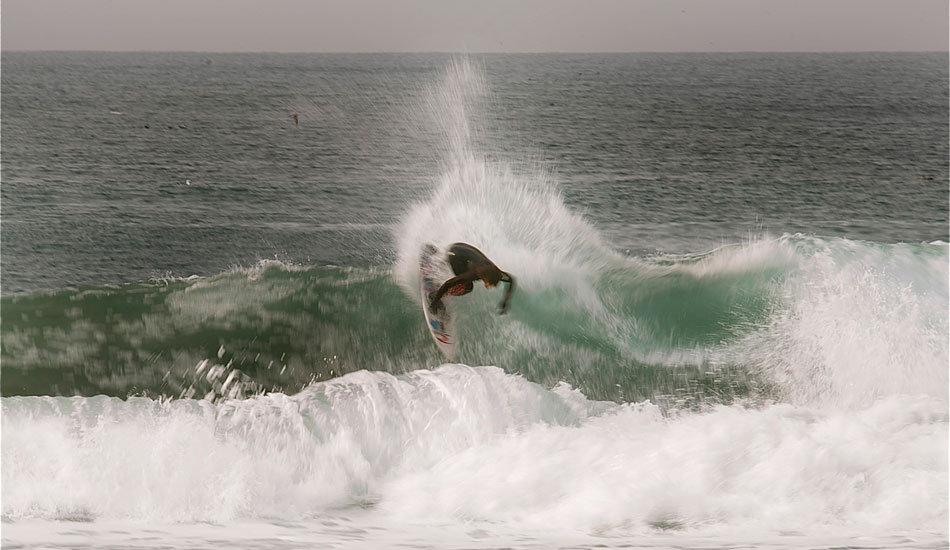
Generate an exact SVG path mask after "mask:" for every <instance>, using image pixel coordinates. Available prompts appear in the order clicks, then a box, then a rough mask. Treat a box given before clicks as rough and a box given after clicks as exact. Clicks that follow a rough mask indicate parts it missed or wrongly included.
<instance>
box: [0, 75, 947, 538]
mask: <svg viewBox="0 0 950 550" xmlns="http://www.w3.org/2000/svg"><path fill="white" fill-rule="evenodd" d="M424 97H425V101H424V102H423V103H422V105H420V106H419V107H418V109H419V110H418V112H417V116H416V117H415V118H414V119H413V121H414V123H415V124H420V125H426V126H433V125H434V126H435V127H437V128H439V132H440V134H441V135H442V136H443V137H444V141H443V143H444V150H442V151H440V152H439V158H440V166H441V168H440V172H439V175H438V177H437V178H434V181H433V185H432V187H431V188H429V189H420V190H418V192H417V197H418V200H416V201H415V202H414V204H413V205H412V206H411V207H410V208H408V209H407V211H406V213H405V215H404V216H403V218H402V219H401V220H400V221H399V223H397V224H395V225H394V226H393V227H392V232H393V235H392V237H393V242H394V243H395V244H394V246H395V262H394V264H393V265H392V266H384V267H376V268H359V267H330V266H308V265H299V264H292V263H287V262H280V261H262V262H261V263H259V264H258V265H256V266H253V267H249V268H235V269H232V270H229V271H227V272H225V273H221V274H218V275H214V276H210V277H191V278H169V279H166V280H152V281H146V282H140V283H129V284H122V285H115V286H102V287H90V288H80V289H68V290H61V291H57V292H49V293H36V294H31V295H26V296H22V297H18V298H17V299H15V300H14V299H11V300H8V301H6V302H4V318H5V322H6V319H7V318H8V316H9V315H14V316H22V318H23V319H24V321H22V324H20V325H17V326H16V327H14V328H11V329H7V330H6V331H5V332H4V344H3V345H4V353H5V354H8V355H11V356H14V357H16V363H17V365H18V366H22V365H25V366H27V367H38V366H41V365H47V364H59V363H62V362H67V361H69V360H70V357H72V356H75V355H76V354H80V355H82V356H83V357H86V358H90V364H91V365H92V364H94V360H95V359H96V358H97V357H98V358H100V359H99V360H101V361H103V362H107V361H112V362H115V361H120V362H123V364H124V365H125V366H127V367H129V369H130V370H133V371H134V370H136V369H135V367H136V366H137V365H144V364H151V363H153V362H160V361H165V360H166V359H165V358H163V357H161V353H160V352H161V350H163V349H169V348H172V347H174V348H175V349H178V350H179V353H178V354H177V355H176V356H175V357H174V359H173V362H170V363H168V365H167V367H166V366H163V367H162V368H161V369H158V370H156V371H155V372H153V373H152V374H150V375H149V376H151V378H135V379H134V381H135V383H136V384H137V385H138V386H139V387H142V388H144V390H143V391H141V392H139V393H138V394H133V395H130V396H128V397H118V396H110V395H94V396H75V397H65V396H55V397H54V396H28V395H23V396H7V397H4V398H3V399H2V442H3V457H2V513H3V525H2V528H3V529H2V537H3V545H4V546H5V547H10V548H16V547H70V548H87V547H88V548H92V547H122V548H219V547H261V548H264V547H266V548H303V547H307V548H313V547H329V548H365V547H397V546H399V547H407V548H553V547H562V548H589V547H595V546H597V547H632V546H635V547H648V548H710V547H730V548H734V547H756V548H826V547H851V548H946V547H947V544H948V542H947V541H948V528H947V519H948V482H950V480H948V369H947V365H948V338H947V334H948V333H950V327H948V314H947V311H948V307H950V297H948V284H950V277H948V258H950V253H948V245H947V243H945V242H941V241H936V242H922V243H905V242H902V243H879V242H871V241H862V240H853V239H845V238H837V237H822V236H816V235H808V234H801V233H794V234H779V235H770V234H768V233H761V234H756V235H750V236H749V238H748V239H747V240H746V242H743V243H738V244H723V245H722V246H720V247H716V248H714V249H711V250H697V251H695V252H693V253H689V254H668V253H660V254H656V255H641V256H635V255H629V254H625V253H622V252H620V251H617V250H615V249H614V248H613V247H612V246H611V245H610V244H609V243H608V242H607V239H606V238H605V237H604V236H603V234H602V233H601V232H599V231H598V230H597V229H596V228H595V227H594V226H593V225H592V224H591V223H589V222H588V221H587V220H586V219H585V216H584V214H583V212H577V211H574V210H572V209H570V208H568V207H567V206H566V204H565V201H564V200H563V197H562V196H561V194H560V192H559V190H558V185H557V175H556V174H555V173H552V172H551V171H550V170H549V169H548V168H547V167H545V166H544V165H543V163H541V162H536V160H535V159H524V158H518V159H508V158H505V157H504V156H503V155H501V154H500V153H499V152H498V151H497V150H492V151H491V152H490V154H489V153H486V152H485V151H484V150H483V149H482V148H480V147H479V144H480V143H482V142H483V141H484V138H485V136H484V135H483V134H480V131H481V129H480V127H479V126H478V123H479V121H481V120H483V118H484V116H485V115H484V114H483V111H486V110H487V111H490V110H491V109H492V97H491V92H490V90H488V89H487V85H486V84H485V81H484V77H483V75H482V73H481V71H480V69H479V67H478V65H477V64H475V63H472V62H469V61H457V62H455V63H453V64H451V65H450V67H449V68H448V69H447V70H446V72H445V75H444V76H443V78H442V80H441V81H440V82H438V83H436V84H434V85H433V86H432V87H431V88H429V89H427V91H426V93H425V94H424ZM457 241H463V242H469V243H473V244H476V245H477V246H478V247H479V248H480V249H481V250H483V251H484V252H485V253H486V254H487V255H488V256H489V257H490V258H492V260H493V261H494V262H495V263H496V264H497V265H499V266H500V267H501V268H502V269H504V270H506V271H509V272H511V273H512V274H515V275H516V277H517V278H518V289H517V291H516V294H515V296H514V298H513V301H512V304H511V308H510V312H509V313H508V315H505V316H501V317H499V316H496V315H495V313H494V305H495V303H496V302H497V298H498V296H496V295H495V294H493V293H492V292H490V291H483V290H482V289H476V292H475V293H473V294H472V295H470V296H468V297H466V298H463V299H462V300H464V301H460V303H459V304H458V306H457V307H458V308H459V311H460V312H461V313H460V322H459V333H460V340H461V343H460V347H459V361H460V362H459V363H444V362H443V361H442V360H440V357H439V355H438V352H437V350H436V349H435V346H434V345H433V344H432V343H431V341H429V340H428V334H427V333H426V330H425V326H424V324H423V321H422V315H421V311H420V308H421V307H422V304H421V303H420V302H419V298H418V292H417V288H418V281H417V266H418V259H419V251H420V250H421V248H422V246H423V245H424V244H425V243H427V242H434V243H435V244H438V245H440V246H445V245H447V244H450V243H452V242H457ZM50 303H51V304H53V309H54V310H56V311H59V312H61V313H56V314H51V313H47V317H46V318H45V319H39V318H36V319H33V321H30V319H31V317H30V315H31V313H30V312H31V311H34V310H37V309H40V308H41V306H44V305H46V304H50ZM120 307H124V308H127V310H128V311H127V312H125V313H123V314H122V315H115V314H114V313H113V312H115V311H118V310H119V309H120ZM79 311H82V312H83V313H82V315H80V314H79ZM96 311H98V312H100V313H95V312H96ZM70 312H72V313H70ZM107 312H108V313H107ZM51 315H53V317H54V318H53V319H51V318H50V316H51ZM31 323H33V324H31ZM107 326H108V327H110V330H112V331H114V332H116V333H117V334H120V335H122V336H121V337H120V338H118V339H116V340H114V341H113V340H110V342H109V343H108V347H109V350H108V351H106V344H104V343H103V342H102V338H101V335H102V334H103V333H104V331H105V327H107ZM200 331H207V332H208V333H209V334H215V335H216V334H219V333H222V334H223V333H225V332H226V331H235V332H240V331H248V332H252V333H254V334H255V337H254V339H253V340H250V339H248V338H246V339H245V340H244V343H242V344H240V345H237V344H232V343H231V342H230V341H224V339H223V337H222V342H223V343H222V344H221V346H220V348H219V349H218V352H217V353H216V354H214V355H211V356H209V355H208V354H207V353H206V352H205V351H204V350H203V349H202V347H201V346H199V345H197V344H195V345H191V344H189V343H188V341H187V338H186V337H185V336H183V335H188V334H193V333H197V332H200ZM216 331H217V332H216ZM215 337H217V336H215ZM258 337H259V338H258ZM97 341H98V342H99V343H97ZM259 341H260V342H263V341H268V342H272V343H273V342H280V343H281V344H280V345H277V344H269V346H270V347H267V346H264V345H263V344H260V343H255V342H259ZM284 341H287V344H286V346H287V347H286V349H287V350H301V349H303V350H307V349H311V348H312V349H313V350H315V351H314V352H313V355H312V356H311V355H306V354H303V356H304V357H310V358H311V359H312V358H313V357H316V356H320V357H321V358H322V361H320V362H319V364H316V363H317V362H316V361H314V362H311V363H309V364H308V363H306V362H301V361H300V360H299V359H297V360H296V361H297V362H296V363H293V362H291V361H289V360H286V359H285V357H284V356H283V355H282V353H283V352H281V350H282V349H283V348H281V347H280V346H281V345H284V344H282V342H284ZM100 345H101V347H100ZM117 350H118V351H117ZM327 350H331V351H332V352H333V353H332V354H331V353H328V352H327ZM279 352H280V353H279ZM107 353H108V354H111V355H108V358H107V359H102V357H106V355H105V354H107ZM97 354H100V355H97ZM300 356H301V353H297V354H296V357H300ZM115 358H119V359H115ZM6 360H7V359H6V358H5V361H6ZM110 364H111V363H110ZM163 365H164V363H163ZM129 376H140V375H133V374H129ZM90 378H92V377H91V376H90ZM112 382H115V380H112ZM100 383H101V384H103V385H102V386H101V387H99V389H100V390H102V388H109V386H108V383H109V381H108V380H106V381H101V382H100ZM77 387H78V386H77ZM102 393H107V392H105V391H103V392H102Z"/></svg>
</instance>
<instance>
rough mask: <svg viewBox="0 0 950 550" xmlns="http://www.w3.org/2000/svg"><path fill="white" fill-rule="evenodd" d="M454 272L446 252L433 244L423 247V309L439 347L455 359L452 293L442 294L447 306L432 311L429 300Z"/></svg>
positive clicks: (443, 352) (421, 277)
mask: <svg viewBox="0 0 950 550" xmlns="http://www.w3.org/2000/svg"><path fill="white" fill-rule="evenodd" d="M451 276H452V272H451V271H450V270H449V266H448V262H447V261H446V260H445V254H443V253H442V251H441V250H439V248H438V247H436V246H435V245H433V244H427V245H425V246H423V247H422V256H421V258H420V260H419V280H420V291H421V294H422V313H423V314H425V316H426V325H427V326H428V327H429V333H430V334H432V339H433V340H435V343H436V345H437V346H438V347H439V350H440V351H441V352H442V354H443V355H445V358H446V359H448V360H449V361H451V360H452V359H454V358H455V344H456V339H455V323H454V319H453V315H452V297H451V296H449V295H445V296H443V297H442V304H443V305H444V306H445V308H444V309H441V310H439V312H438V313H433V312H431V311H429V302H430V301H431V296H432V295H433V294H435V293H436V291H438V290H439V287H440V286H442V283H444V282H445V281H446V280H448V279H449V277H451Z"/></svg>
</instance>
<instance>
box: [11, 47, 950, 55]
mask: <svg viewBox="0 0 950 550" xmlns="http://www.w3.org/2000/svg"><path fill="white" fill-rule="evenodd" d="M4 52H10V53H197V54H325V55H381V54H440V55H508V54H518V55H544V54H570V55H607V54H728V53H737V54H754V53H755V54H861V53H943V54H946V53H950V48H948V49H946V50H705V51H703V50H601V51H571V50H543V51H535V50H512V51H494V50H490V51H473V52H466V51H460V50H349V51H347V50H148V49H137V50H108V49H105V50H104V49H72V50H62V49H18V48H13V49H11V48H3V47H0V53H4Z"/></svg>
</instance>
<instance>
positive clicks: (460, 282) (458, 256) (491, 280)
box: [431, 243, 515, 313]
mask: <svg viewBox="0 0 950 550" xmlns="http://www.w3.org/2000/svg"><path fill="white" fill-rule="evenodd" d="M448 259H449V266H451V267H452V272H453V273H455V277H452V278H451V279H449V280H448V281H446V282H444V283H443V284H442V286H441V287H440V288H439V290H438V291H437V292H436V293H435V295H433V296H432V306H431V307H433V308H434V309H438V307H439V306H440V305H441V302H440V300H441V299H442V296H443V295H445V294H446V293H448V294H451V295H452V296H463V295H465V294H468V293H469V292H471V291H472V289H473V288H474V283H475V281H478V280H482V281H487V282H488V284H490V285H492V286H494V285H495V284H498V282H499V281H500V282H504V283H507V288H506V289H505V297H504V299H502V301H501V305H499V313H504V312H505V311H507V310H508V300H509V299H510V298H511V292H512V291H513V290H514V286H515V279H514V277H512V276H511V275H509V274H508V273H506V272H504V271H502V270H500V269H498V266H496V265H495V264H494V263H492V261H491V260H489V259H488V257H487V256H485V254H483V253H482V251H481V250H479V249H477V248H475V247H474V246H472V245H469V244H465V243H455V244H453V245H452V246H451V247H449V252H448Z"/></svg>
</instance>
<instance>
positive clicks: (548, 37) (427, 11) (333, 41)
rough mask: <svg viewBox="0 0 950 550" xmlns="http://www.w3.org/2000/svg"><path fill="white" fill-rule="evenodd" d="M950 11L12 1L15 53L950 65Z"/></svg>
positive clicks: (872, 5) (534, 0)
mask: <svg viewBox="0 0 950 550" xmlns="http://www.w3.org/2000/svg"><path fill="white" fill-rule="evenodd" d="M948 21H950V8H948V2H947V0H259V1H252V0H3V1H2V4H0V27H2V28H0V48H2V49H3V50H109V51H206V52H246V51H268V52H420V51H425V52H428V51H440V52H465V53H480V52H624V51H627V52H721V51H770V52H781V51H803V52H811V51H947V50H948V42H950V37H948V32H950V31H948Z"/></svg>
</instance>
